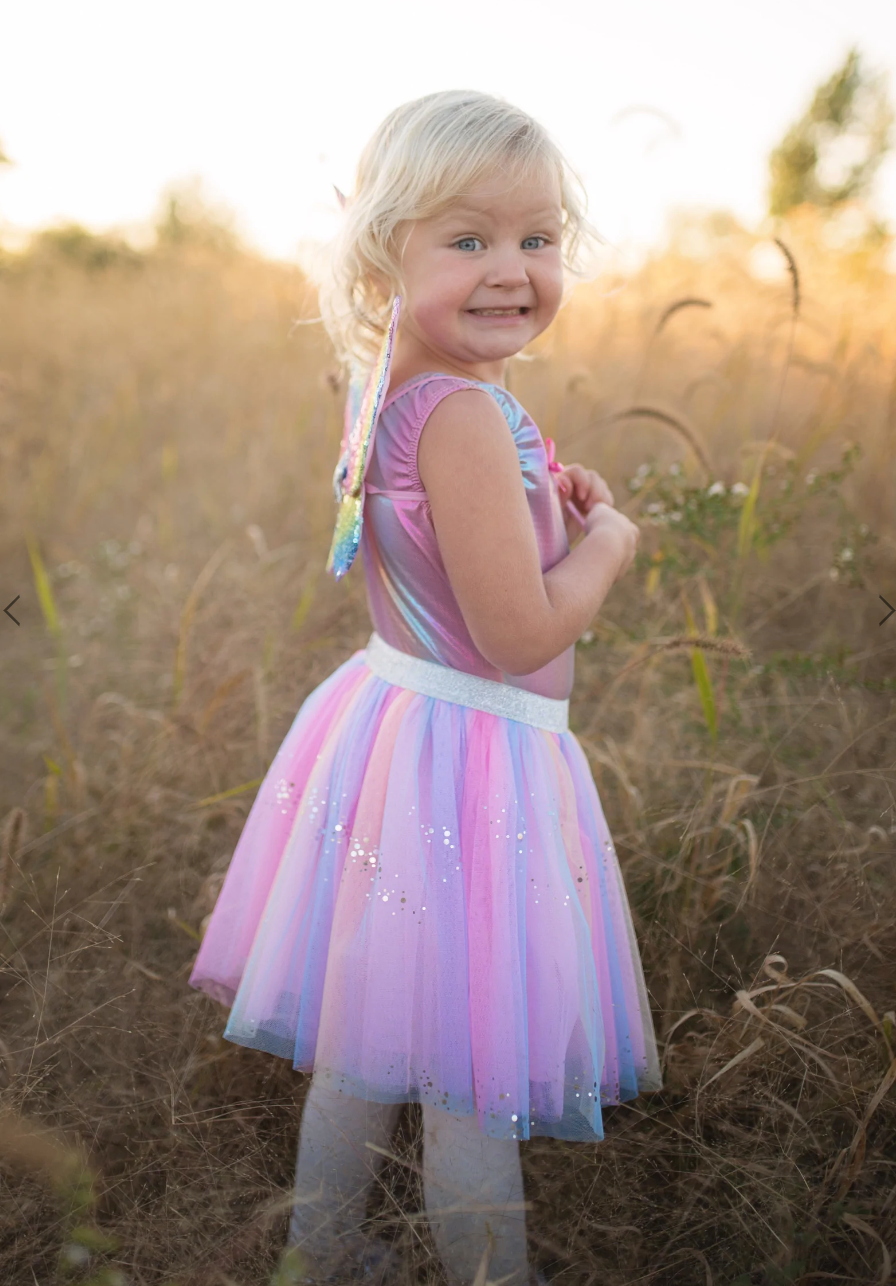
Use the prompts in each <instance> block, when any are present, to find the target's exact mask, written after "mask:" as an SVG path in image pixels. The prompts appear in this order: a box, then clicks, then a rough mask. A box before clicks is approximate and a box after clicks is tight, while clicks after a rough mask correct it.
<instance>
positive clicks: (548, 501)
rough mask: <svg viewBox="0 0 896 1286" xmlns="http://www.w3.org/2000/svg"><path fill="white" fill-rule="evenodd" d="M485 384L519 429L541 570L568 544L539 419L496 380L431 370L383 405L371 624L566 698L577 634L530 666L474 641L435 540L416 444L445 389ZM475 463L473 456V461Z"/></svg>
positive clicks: (456, 664)
mask: <svg viewBox="0 0 896 1286" xmlns="http://www.w3.org/2000/svg"><path fill="white" fill-rule="evenodd" d="M462 388H476V389H484V390H485V391H486V392H488V393H489V394H491V396H492V397H494V399H495V401H496V402H497V403H498V405H499V406H500V408H501V410H502V412H503V414H504V418H505V419H506V421H507V425H508V428H509V430H510V432H511V434H512V435H513V440H514V443H515V445H516V449H517V455H518V457H519V462H520V472H521V473H522V477H523V483H524V485H525V488H526V498H527V500H528V502H529V513H530V515H531V518H532V525H533V528H534V530H535V536H536V540H537V542H538V550H539V554H540V559H541V570H542V571H543V572H546V571H549V570H550V568H551V567H553V566H555V565H556V564H557V563H558V562H560V560H561V559H563V558H565V557H566V555H567V554H568V553H569V542H568V540H567V536H566V528H565V525H564V519H563V510H562V508H561V503H560V498H559V496H558V495H557V492H556V489H555V486H554V483H553V481H552V479H551V475H550V472H549V470H548V457H547V451H546V449H545V445H544V442H543V441H542V437H541V434H540V433H539V431H538V427H537V425H536V424H535V423H534V421H533V420H532V419H531V417H530V416H529V415H528V414H527V412H526V411H525V410H524V409H523V407H522V406H521V405H520V404H519V402H518V401H517V400H516V398H515V397H513V395H512V394H511V393H509V392H508V391H507V389H505V388H502V387H501V386H500V385H498V384H487V383H484V382H482V381H478V380H464V379H458V378H456V377H455V376H452V375H443V374H438V373H430V374H424V375H417V376H414V377H413V378H412V379H410V380H407V381H405V383H404V384H401V385H399V386H398V387H397V388H396V389H395V390H394V391H392V392H390V393H389V395H388V396H387V398H386V401H385V403H384V405H383V409H382V412H381V414H380V418H379V421H378V423H377V427H376V433H375V435H374V440H373V444H372V454H371V458H370V461H369V464H368V469H367V474H366V478H365V491H366V496H365V502H364V524H363V527H362V530H361V546H360V553H361V560H362V564H363V567H364V579H365V585H366V590H367V603H368V609H369V611H370V617H371V621H372V623H373V628H374V629H375V630H376V632H377V633H378V634H379V635H380V636H381V637H382V638H384V639H385V640H386V642H387V643H391V644H392V646H393V647H396V648H399V649H400V650H401V651H403V652H407V653H409V654H410V655H412V656H417V657H422V658H423V659H424V660H427V661H435V662H437V663H439V664H440V665H448V666H451V667H452V668H454V669H456V670H464V671H466V672H467V673H468V674H476V675H479V676H481V677H482V678H486V679H492V680H494V681H495V682H498V683H508V684H511V685H513V686H515V687H518V688H524V689H525V690H527V691H529V692H537V693H539V694H540V695H541V696H547V697H555V698H559V699H561V700H563V699H566V698H567V697H568V696H569V695H570V692H571V690H572V685H573V676H574V666H575V644H570V646H569V647H568V648H567V649H566V650H565V651H564V652H561V653H560V655H559V656H556V657H554V659H553V660H552V661H549V662H548V664H547V665H544V666H542V667H541V668H540V669H539V670H535V671H533V672H532V673H531V674H525V675H520V674H515V675H511V674H506V673H505V672H504V671H502V670H499V669H497V668H496V667H495V666H494V665H492V664H491V662H490V661H488V660H486V658H485V657H484V656H483V655H482V653H481V652H480V651H479V649H478V648H477V647H476V645H475V643H474V642H473V639H472V638H471V636H470V632H469V630H468V629H467V625H466V622H465V621H464V618H463V615H462V613H461V610H460V606H459V604H458V602H457V599H456V598H455V596H454V592H453V590H452V588H451V584H450V582H449V580H448V576H447V573H446V571H445V567H444V564H443V563H442V558H441V555H440V553H439V547H438V543H437V541H436V535H435V528H434V526H433V522H432V513H431V509H430V504H429V499H428V497H427V494H426V491H425V489H424V487H423V484H422V482H421V481H420V475H419V473H418V472H417V447H418V444H419V441H420V434H421V433H422V431H423V426H424V424H425V423H426V420H427V417H428V416H429V414H430V413H431V411H432V410H433V408H434V407H435V406H436V404H437V403H438V402H440V401H441V399H442V398H443V397H446V396H447V395H448V394H449V393H452V392H454V391H455V390H457V389H462ZM470 467H471V468H475V461H471V463H470Z"/></svg>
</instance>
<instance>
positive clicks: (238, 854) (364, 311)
mask: <svg viewBox="0 0 896 1286" xmlns="http://www.w3.org/2000/svg"><path fill="white" fill-rule="evenodd" d="M587 233H588V225H587V224H586V223H585V221H584V217H583V213H582V208H581V206H580V203H579V202H578V200H577V199H576V196H575V192H574V188H573V185H572V175H571V172H570V170H569V168H568V166H567V163H566V162H565V160H564V158H563V157H562V155H561V154H560V153H559V151H558V150H557V148H556V146H555V145H554V143H553V142H552V141H551V140H550V138H549V137H548V136H547V135H546V133H545V131H544V130H543V129H542V128H541V127H540V126H539V125H538V124H537V123H536V122H535V121H533V120H532V119H531V118H530V117H529V116H527V115H526V114H525V113H524V112H522V111H520V110H518V109H517V108H515V107H512V106H510V105H508V104H507V103H505V102H503V101H500V100H498V99H495V98H492V97H489V96H488V95H485V94H479V93H472V92H470V93H467V92H445V93H437V94H430V95H427V96H426V97H425V98H421V99H418V100H417V101H415V102H411V103H407V104H405V105H404V106H402V107H400V108H398V109H397V110H396V111H394V112H392V114H391V115H390V116H389V117H387V119H386V120H385V121H384V122H383V123H382V125H381V126H380V127H379V129H378V130H377V131H376V133H375V134H374V136H373V138H372V139H371V141H370V143H369V144H368V146H367V148H366V149H365V151H364V154H363V156H362V158H361V162H360V165H359V168H358V174H357V180H356V186H355V191H354V193H353V194H352V195H351V197H350V198H347V199H346V200H345V218H344V227H343V231H342V233H341V235H340V236H339V237H338V238H337V240H336V242H335V245H334V247H333V251H332V257H331V260H330V264H331V271H330V276H329V279H328V281H327V282H326V283H325V285H324V288H323V289H322V293H321V303H322V309H323V313H324V319H325V321H326V322H327V325H328V329H329V331H330V333H331V335H332V336H333V339H334V341H335V342H336V345H337V348H338V350H339V352H340V354H341V355H342V357H343V358H345V359H347V360H349V361H351V360H353V361H355V362H358V361H361V362H364V363H366V369H367V370H372V371H373V374H372V376H371V378H370V380H369V382H368V394H369V395H370V390H371V389H373V391H374V395H376V392H377V388H378V390H379V402H378V404H377V409H376V410H375V411H373V412H372V411H371V407H372V406H373V405H374V404H373V403H372V402H371V401H370V400H369V396H368V400H367V402H366V404H365V405H366V411H367V413H369V414H370V415H371V417H372V418H371V424H372V425H373V426H374V427H375V435H374V434H373V429H372V428H371V429H370V436H369V438H368V439H367V443H368V452H367V457H366V463H365V465H364V471H363V489H362V490H360V491H359V490H358V488H357V487H356V488H355V492H354V493H353V494H354V500H355V502H356V503H357V505H358V508H357V509H356V510H355V511H354V512H355V514H356V519H355V526H354V536H355V538H356V539H357V538H358V524H360V550H361V552H362V555H363V558H362V563H363V567H364V576H365V582H366V589H367V599H368V605H369V610H370V616H371V618H372V622H373V627H374V628H373V633H372V634H371V636H370V640H369V642H368V644H367V647H366V648H364V649H361V650H359V651H356V652H354V653H353V655H352V656H350V657H349V659H348V660H346V661H344V662H343V663H342V665H340V666H339V667H338V668H337V669H336V670H335V671H334V672H333V673H332V674H331V675H330V676H329V678H327V679H325V680H324V681H323V683H321V684H320V685H319V686H318V687H317V688H315V690H314V691H313V692H312V693H311V694H310V695H309V696H308V697H307V698H306V700H305V702H304V704H303V705H302V707H301V709H300V710H299V713H298V714H297V716H296V718H295V721H294V723H293V725H292V727H291V728H290V730H289V732H288V733H287V735H286V738H285V740H284V741H283V744H282V745H281V747H280V749H279V751H278V753H277V756H276V758H275V759H274V761H273V763H272V765H271V767H270V770H269V772H268V774H267V776H266V777H265V779H264V782H263V784H262V786H261V788H260V790H259V792H258V796H257V798H256V800H255V803H254V805H253V807H252V810H251V812H250V814H249V817H248V819H247V821H246V825H245V828H244V830H243V832H242V835H241V837H240V840H239V843H238V844H237V847H236V850H235V852H234V855H233V859H232V862H231V865H230V869H229V872H228V875H227V879H226V881H225V883H224V886H223V888H222V890H221V894H220V897H219V899H218V902H217V905H216V907H215V910H214V913H213V915H212V917H211V919H210V922H209V925H208V928H207V930H206V933H205V937H204V940H203V943H202V947H201V950H200V951H199V955H198V958H197V961H196V965H195V969H194V971H193V974H192V977H191V983H192V985H193V986H195V987H200V988H202V989H203V990H205V991H207V992H208V993H209V994H211V995H213V996H215V997H216V998H218V999H219V1000H222V1001H224V1002H225V1003H226V1004H228V1005H230V1006H231V1013H230V1017H229V1020H228V1023H227V1027H226V1030H225V1033H224V1034H225V1036H226V1037H227V1038H228V1039H230V1040H233V1041H236V1042H237V1043H238V1044H241V1045H247V1046H250V1047H252V1048H254V1049H263V1050H267V1051H269V1052H270V1053H273V1054H278V1055H281V1056H282V1057H285V1058H289V1059H291V1060H292V1063H293V1065H294V1067H296V1068H297V1069H299V1070H301V1071H305V1072H312V1071H313V1077H312V1080H311V1084H310V1087H309V1091H308V1095H307V1098H306V1101H305V1106H304V1113H303V1118H302V1128H301V1138H300V1143H299V1152H298V1161H297V1167H296V1193H295V1204H294V1207H293V1216H292V1220H291V1224H290V1234H289V1246H290V1248H291V1250H290V1252H289V1254H288V1256H287V1258H288V1260H289V1262H290V1263H291V1264H292V1266H293V1271H294V1273H295V1275H294V1276H293V1278H292V1280H297V1281H306V1282H312V1281H326V1280H331V1281H337V1280H345V1277H344V1276H339V1272H340V1269H342V1271H343V1272H344V1271H346V1269H348V1271H349V1272H350V1273H352V1272H353V1273H354V1274H355V1276H354V1277H353V1278H352V1279H353V1280H368V1281H372V1280H385V1281H393V1282H394V1281H396V1280H400V1274H398V1272H397V1265H396V1262H395V1260H394V1258H393V1257H392V1256H391V1252H389V1251H388V1250H387V1248H386V1247H385V1245H384V1244H381V1246H380V1249H379V1252H378V1253H376V1252H375V1251H374V1250H372V1249H371V1248H370V1247H367V1248H366V1253H365V1242H364V1239H363V1236H362V1234H361V1230H360V1225H361V1224H362V1223H363V1221H364V1219H365V1214H366V1205H367V1200H368V1197H369V1196H370V1192H371V1189H372V1187H373V1184H374V1182H375V1180H376V1175H377V1172H378V1168H379V1166H380V1164H381V1163H382V1161H383V1154H382V1151H378V1150H377V1149H385V1150H388V1148H389V1146H390V1143H389V1140H390V1136H391V1134H392V1131H393V1129H394V1127H395V1124H396V1121H397V1118H398V1114H399V1113H400V1111H401V1107H400V1105H401V1104H402V1103H408V1102H415V1103H420V1104H421V1107H422V1115H423V1131H424V1139H423V1167H422V1168H423V1189H424V1196H425V1201H426V1213H427V1216H428V1218H429V1221H430V1226H431V1229H432V1233H433V1236H434V1239H435V1244H436V1246H437V1249H438V1252H439V1255H440V1257H441V1259H442V1262H443V1265H444V1268H445V1271H446V1273H447V1277H448V1280H449V1281H450V1282H451V1283H452V1284H453V1286H459V1284H461V1283H463V1284H464V1286H468V1284H469V1283H472V1282H473V1280H474V1277H475V1276H476V1273H477V1270H478V1269H479V1268H480V1264H482V1263H483V1261H484V1262H485V1264H486V1265H487V1276H488V1280H489V1281H490V1282H502V1283H505V1286H525V1284H526V1283H528V1282H530V1281H536V1280H538V1281H544V1278H542V1277H541V1276H540V1274H539V1275H535V1274H533V1273H532V1271H531V1270H530V1269H529V1267H528V1265H527V1257H526V1231H525V1217H524V1210H525V1206H524V1200H523V1185H522V1176H521V1170H520V1159H519V1140H521V1139H529V1138H531V1137H532V1136H533V1135H538V1134H542V1135H552V1136H553V1137H555V1138H561V1139H575V1140H582V1141H588V1142H593V1141H595V1140H599V1139H602V1138H603V1126H602V1117H601V1107H602V1106H606V1105H608V1104H613V1103H619V1102H622V1101H624V1100H627V1099H632V1098H634V1097H635V1096H636V1095H637V1094H638V1093H640V1092H642V1091H645V1090H656V1089H659V1088H660V1087H661V1079H660V1073H659V1063H658V1058H657V1048H656V1041H655V1036H654V1029H653V1025H652V1020H651V1014H650V1007H649V1003H648V998H647V992H646V988H645V985H644V977H643V973H642V968H641V962H640V957H639V953H638V946H637V942H636V939H635V935H634V931H633V927H632V920H631V915H630V911H629V906H628V902H627V898H626V893H625V889H624V886H623V882H622V878H621V875H620V870H619V864H618V861H617V857H616V853H615V850H614V848H613V843H612V840H611V838H610V835H609V832H608V829H607V824H606V821H605V819H604V814H603V811H602V808H601V804H600V800H599V798H598V794H597V790H596V787H595V784H594V780H593V778H592V775H591V772H590V769H589V766H588V761H587V760H586V758H585V755H584V753H583V751H582V749H581V747H580V745H579V743H578V741H577V740H576V738H575V736H574V735H573V733H571V732H570V731H569V728H568V705H569V695H570V691H571V689H572V686H573V664H574V653H575V642H576V639H578V638H579V636H580V635H581V634H582V632H583V631H584V630H585V629H586V627H587V626H588V625H589V623H590V622H591V621H592V620H593V618H594V616H595V614H596V613H597V611H598V610H599V608H600V606H601V604H602V603H603V601H604V599H605V597H606V595H607V593H608V592H609V590H610V588H611V587H612V585H613V584H614V582H615V581H616V580H618V579H619V577H620V576H622V575H623V574H624V572H625V571H626V570H627V569H628V568H629V566H630V565H631V563H632V560H633V558H634V554H635V551H636V546H637V542H638V536H639V532H638V529H637V528H636V527H635V526H634V524H632V523H631V522H630V521H629V520H628V519H627V518H625V517H624V516H623V515H622V514H621V513H619V512H618V510H616V509H615V508H614V506H613V496H612V494H611V492H610V490H609V488H608V486H607V484H606V483H605V482H604V480H603V479H602V478H601V477H600V476H599V475H598V474H597V473H595V472H594V471H593V470H588V469H585V468H583V467H582V466H581V465H578V464H572V465H569V466H568V467H566V468H563V466H562V465H558V464H557V463H556V462H555V461H553V460H552V457H551V456H549V453H548V451H547V450H546V447H545V443H544V442H543V441H542V437H541V434H540V433H539V431H538V428H537V427H536V425H535V424H534V423H533V421H532V419H531V418H530V416H529V415H528V414H527V413H526V411H525V410H524V409H523V407H522V406H521V405H520V404H519V402H517V400H516V399H515V398H514V397H513V396H512V394H510V393H509V392H508V390H507V388H506V387H505V383H504V382H505V380H506V369H507V361H508V359H509V358H511V357H512V356H514V354H516V353H518V352H520V350H521V349H523V348H524V347H525V346H526V345H527V344H528V343H529V342H530V341H531V340H533V339H534V338H535V337H536V336H537V335H539V334H541V332H542V331H543V330H544V329H545V328H546V327H547V326H548V325H549V324H550V322H551V321H552V319H553V318H554V316H555V315H556V313H557V310H558V308H559V307H560V304H561V299H562V295H563V289H564V281H565V275H564V270H565V269H567V270H570V271H572V272H574V271H575V269H574V267H573V254H574V251H575V249H576V246H577V245H578V244H580V241H581V238H582V236H583V235H586V234H587ZM396 301H397V302H396ZM396 316H397V317H398V326H397V332H395V331H394V322H395V318H396ZM390 319H391V321H392V323H393V330H392V334H394V344H393V345H392V347H391V348H390V347H389V339H390V336H389V333H388V332H389V328H390ZM384 337H386V342H384ZM378 354H379V358H378V357H377V355H378ZM390 361H391V366H390ZM377 380H378V381H379V384H378V385H377ZM374 386H376V387H374ZM358 413H359V411H358V402H357V397H356V395H353V396H351V397H350V402H349V413H348V419H347V432H348V430H349V429H350V428H351V426H352V424H355V423H358V424H360V423H361V420H360V419H357V415H358ZM364 414H365V407H364V406H362V407H361V408H360V415H361V416H362V417H363V415H364ZM377 417H378V418H377ZM549 443H550V440H549ZM343 446H344V447H345V440H344V442H343ZM550 447H551V453H552V449H553V444H552V443H550ZM344 458H345V457H343V459H344ZM345 476H346V471H345V470H344V469H343V470H342V472H341V473H340V470H339V469H337V475H336V477H335V478H334V481H335V482H336V483H337V490H338V483H339V482H340V481H342V482H343V483H344V481H345ZM349 481H351V479H349ZM340 494H341V495H342V498H343V503H350V502H349V500H348V499H346V496H347V495H348V485H347V484H345V485H344V486H343V489H342V492H341V493H340ZM340 512H341V511H340ZM362 519H363V521H362ZM338 531H339V529H337V534H338ZM344 535H345V532H343V533H342V536H344ZM349 535H351V533H349ZM342 536H340V540H342ZM579 536H581V539H577V538H578V537H579ZM576 540H577V543H576V545H575V548H574V549H572V552H570V544H571V543H572V542H573V541H576ZM336 543H337V542H336V540H335V539H334V548H335V547H336ZM349 543H350V542H349ZM341 548H342V550H343V552H344V549H345V545H344V543H343V544H342V545H341ZM332 558H333V553H332V550H331V561H330V562H329V563H328V567H330V568H332V566H333V562H332ZM350 558H351V554H350V555H349V559H348V562H349V563H350ZM345 569H346V568H345V565H343V567H342V570H345ZM337 574H339V573H338V572H337ZM365 1274H366V1276H365Z"/></svg>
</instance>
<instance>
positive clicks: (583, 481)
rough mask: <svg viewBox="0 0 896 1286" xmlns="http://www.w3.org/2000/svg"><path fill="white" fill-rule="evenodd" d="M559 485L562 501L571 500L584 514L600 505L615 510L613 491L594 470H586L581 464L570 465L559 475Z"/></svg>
mask: <svg viewBox="0 0 896 1286" xmlns="http://www.w3.org/2000/svg"><path fill="white" fill-rule="evenodd" d="M557 485H558V487H559V488H560V499H561V500H564V501H565V500H571V501H572V502H573V504H574V505H575V507H576V509H578V510H579V512H580V513H582V514H586V513H588V512H589V510H591V509H593V508H594V506H595V505H596V504H598V503H603V504H605V505H611V506H613V507H614V508H615V504H616V502H615V500H614V499H613V493H612V491H611V490H610V488H609V487H608V486H607V484H606V482H605V481H604V479H603V478H602V477H601V476H600V474H599V473H595V471H594V470H593V469H585V468H583V467H582V465H580V464H568V465H567V466H566V468H565V469H564V470H563V472H562V473H561V474H559V475H558V478H557Z"/></svg>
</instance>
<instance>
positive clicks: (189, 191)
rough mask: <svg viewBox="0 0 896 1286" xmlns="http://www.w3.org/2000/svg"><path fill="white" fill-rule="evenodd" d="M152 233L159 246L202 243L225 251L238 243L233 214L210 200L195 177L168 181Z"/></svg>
mask: <svg viewBox="0 0 896 1286" xmlns="http://www.w3.org/2000/svg"><path fill="white" fill-rule="evenodd" d="M155 233H156V240H157V242H158V244H159V245H160V246H163V247H179V246H184V245H187V244H190V245H202V246H205V247H206V248H207V249H210V250H215V251H218V252H220V253H228V252H233V251H235V250H238V249H239V248H240V244H241V238H240V235H239V232H238V230H237V226H236V218H235V216H234V215H233V213H232V212H231V211H230V210H228V209H227V208H226V207H224V206H220V205H215V204H214V203H213V202H212V201H211V199H210V198H209V197H208V195H207V194H206V191H205V187H204V184H203V182H202V179H201V178H198V177H194V178H189V179H184V180H181V181H179V182H176V183H172V184H170V185H169V186H168V187H167V188H166V189H165V191H164V192H163V193H162V196H161V199H160V201H159V209H158V214H157V216H156V220H155Z"/></svg>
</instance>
